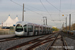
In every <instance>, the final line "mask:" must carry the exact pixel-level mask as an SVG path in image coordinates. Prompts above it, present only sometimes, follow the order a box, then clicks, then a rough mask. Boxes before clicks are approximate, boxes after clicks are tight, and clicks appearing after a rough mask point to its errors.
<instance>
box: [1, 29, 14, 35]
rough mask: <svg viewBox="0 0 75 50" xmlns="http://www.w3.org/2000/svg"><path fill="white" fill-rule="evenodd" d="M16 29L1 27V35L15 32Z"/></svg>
mask: <svg viewBox="0 0 75 50" xmlns="http://www.w3.org/2000/svg"><path fill="white" fill-rule="evenodd" d="M14 33H15V31H14V29H1V28H0V35H8V34H14Z"/></svg>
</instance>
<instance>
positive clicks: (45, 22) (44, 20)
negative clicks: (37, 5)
mask: <svg viewBox="0 0 75 50" xmlns="http://www.w3.org/2000/svg"><path fill="white" fill-rule="evenodd" d="M44 18H45V19H44ZM43 22H44V25H47V17H43Z"/></svg>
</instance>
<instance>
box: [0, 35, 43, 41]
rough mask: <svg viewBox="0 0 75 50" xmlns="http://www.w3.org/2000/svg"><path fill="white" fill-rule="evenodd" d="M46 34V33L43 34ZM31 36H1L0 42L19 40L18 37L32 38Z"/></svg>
mask: <svg viewBox="0 0 75 50" xmlns="http://www.w3.org/2000/svg"><path fill="white" fill-rule="evenodd" d="M42 36H44V35H42ZM30 37H31V36H28V37H16V36H15V37H10V38H1V39H0V42H6V41H12V40H18V39H23V38H30ZM32 37H35V36H32Z"/></svg>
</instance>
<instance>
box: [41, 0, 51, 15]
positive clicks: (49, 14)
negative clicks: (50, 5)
mask: <svg viewBox="0 0 75 50" xmlns="http://www.w3.org/2000/svg"><path fill="white" fill-rule="evenodd" d="M40 2H41V4H42V6H43V7H44V9H45V10H46V11H47V13H48V14H49V12H48V10H47V9H46V7H45V6H44V4H43V3H42V1H41V0H40ZM49 15H50V16H51V14H49Z"/></svg>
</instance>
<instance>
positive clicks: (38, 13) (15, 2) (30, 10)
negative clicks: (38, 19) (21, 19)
mask: <svg viewBox="0 0 75 50" xmlns="http://www.w3.org/2000/svg"><path fill="white" fill-rule="evenodd" d="M10 1H11V2H13V3H15V4H17V5H19V6H21V7H23V6H22V5H20V4H18V3H16V2H14V1H12V0H10ZM25 8H26V9H28V10H30V9H29V8H27V7H25ZM30 11H32V10H30ZM32 12H34V13H36V14H39V15H41V16H43V14H40V13H37V12H35V11H32Z"/></svg>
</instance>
